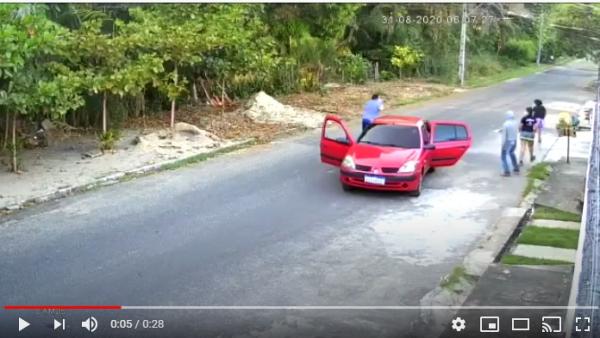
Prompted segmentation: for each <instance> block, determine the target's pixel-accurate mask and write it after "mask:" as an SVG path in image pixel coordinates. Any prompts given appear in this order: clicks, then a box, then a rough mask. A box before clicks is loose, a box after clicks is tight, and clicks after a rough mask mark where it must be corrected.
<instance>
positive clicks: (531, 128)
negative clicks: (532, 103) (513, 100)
mask: <svg viewBox="0 0 600 338" xmlns="http://www.w3.org/2000/svg"><path fill="white" fill-rule="evenodd" d="M525 111H526V113H525V116H523V117H522V118H521V123H520V125H519V132H520V139H521V153H520V155H519V165H521V166H522V165H523V157H524V156H525V152H529V161H530V162H533V161H535V156H534V155H533V142H534V140H535V130H536V125H537V120H536V119H535V118H534V117H533V108H531V107H527V108H526V109H525Z"/></svg>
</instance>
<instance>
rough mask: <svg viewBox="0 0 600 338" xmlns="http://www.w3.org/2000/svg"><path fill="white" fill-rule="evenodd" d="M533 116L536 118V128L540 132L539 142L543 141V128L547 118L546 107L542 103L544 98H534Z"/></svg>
mask: <svg viewBox="0 0 600 338" xmlns="http://www.w3.org/2000/svg"><path fill="white" fill-rule="evenodd" d="M533 103H534V104H535V106H534V107H533V118H535V120H536V128H537V134H538V143H542V129H544V119H545V118H546V107H544V105H543V104H542V100H540V99H535V100H533Z"/></svg>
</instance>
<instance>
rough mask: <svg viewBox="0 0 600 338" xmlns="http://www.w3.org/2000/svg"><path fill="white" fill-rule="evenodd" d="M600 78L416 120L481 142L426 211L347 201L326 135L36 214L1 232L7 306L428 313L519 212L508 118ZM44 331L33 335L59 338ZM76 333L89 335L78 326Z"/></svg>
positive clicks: (219, 316) (526, 83)
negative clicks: (490, 234)
mask: <svg viewBox="0 0 600 338" xmlns="http://www.w3.org/2000/svg"><path fill="white" fill-rule="evenodd" d="M594 75H595V72H594V67H593V66H589V65H586V64H584V63H577V64H573V65H571V66H569V67H559V68H555V69H553V70H550V71H548V72H546V73H542V74H538V75H533V76H530V77H527V78H524V79H519V80H515V81H510V82H506V83H503V84H500V85H498V86H494V87H490V88H484V89H478V90H471V91H468V92H464V93H459V94H455V95H454V96H452V97H449V98H444V99H440V100H436V101H434V102H430V103H427V104H423V105H420V106H414V107H407V108H404V109H402V110H401V113H409V112H410V113H411V114H416V115H422V116H425V117H427V118H432V119H433V118H443V119H459V120H465V121H467V122H468V123H469V124H470V125H471V127H472V129H473V131H474V146H473V148H472V149H471V150H470V151H469V153H468V154H467V156H466V157H465V158H464V160H463V161H462V162H461V163H460V164H459V165H457V166H456V167H454V168H451V169H445V170H438V171H436V172H435V173H433V174H432V175H431V176H429V177H427V179H426V181H425V184H424V186H425V191H424V193H423V194H422V195H421V197H419V198H411V197H408V196H405V195H402V194H387V193H373V192H355V193H344V192H343V191H342V189H341V187H340V185H339V183H338V181H337V172H336V170H334V169H332V168H331V167H327V166H324V165H322V164H320V163H319V158H318V154H319V151H318V136H317V133H316V132H311V133H307V134H304V135H302V136H300V137H294V138H291V139H286V140H281V141H277V142H274V143H272V144H269V145H265V146H260V147H255V148H252V149H249V150H246V151H242V152H239V153H236V154H230V155H226V156H222V157H220V158H217V159H214V160H211V161H208V162H205V163H201V164H198V165H194V166H190V167H186V168H182V169H179V170H177V171H170V172H164V173H160V174H157V175H152V176H148V177H144V178H140V179H136V180H133V181H130V182H125V183H122V184H119V185H115V186H110V187H105V188H102V189H99V190H96V191H92V192H88V193H85V194H81V195H77V196H73V197H70V198H66V199H63V200H60V201H57V202H52V203H46V204H44V205H40V206H36V207H32V208H30V209H29V210H27V211H24V212H21V213H19V214H16V215H14V216H11V217H9V218H6V219H4V220H2V221H0V257H2V259H1V260H0V300H1V302H2V303H5V304H39V303H42V304H56V303H59V304H82V303H84V304H123V305H348V306H351V305H371V306H377V305H418V304H419V300H420V298H421V297H422V296H423V295H424V294H426V293H427V292H428V291H430V290H431V289H433V288H434V287H435V286H436V285H438V283H439V281H440V278H441V277H442V276H444V275H445V274H447V273H448V272H449V271H451V270H452V268H453V267H454V266H456V265H457V264H460V262H462V259H463V258H464V256H465V255H466V253H467V252H468V251H469V250H470V249H471V248H472V247H473V246H475V245H476V243H477V241H478V240H479V239H481V238H482V237H484V236H485V235H486V231H487V230H488V229H489V228H490V227H491V226H492V224H493V223H494V221H495V219H496V218H497V217H498V216H499V214H500V213H501V209H502V208H503V207H512V206H516V205H517V204H518V203H519V199H520V192H521V190H522V188H523V186H524V181H525V180H524V178H523V177H511V178H501V177H499V173H500V167H499V160H498V155H497V151H498V148H499V140H498V138H499V136H498V134H497V133H495V132H494V130H495V129H496V128H498V127H499V126H500V124H501V123H502V120H503V116H504V112H505V111H506V110H507V109H513V110H515V111H517V112H521V111H522V110H523V108H524V107H525V105H527V104H529V103H530V102H531V101H532V100H533V99H534V98H541V99H542V100H544V101H546V102H550V101H567V102H576V103H579V102H583V101H584V100H586V99H589V98H590V96H591V94H590V93H589V92H586V91H585V90H584V86H586V85H587V84H588V83H589V81H590V80H591V79H592V78H593V77H594ZM550 141H551V139H550V138H547V139H546V143H549V142H550ZM53 315H54V316H60V315H61V314H60V313H58V314H57V313H50V314H48V313H32V314H29V317H28V318H33V319H34V320H38V321H39V320H42V319H43V320H44V321H45V322H48V323H50V322H51V319H50V318H51V317H52V316H53ZM79 315H80V316H79ZM85 315H87V314H86V313H81V314H80V313H78V314H77V316H79V317H81V318H83V316H85ZM16 316H17V314H16V313H10V314H6V313H2V315H1V316H0V317H2V318H3V319H1V320H0V328H1V329H2V330H14V329H15V327H16V324H15V323H16V322H15V318H16ZM77 316H72V317H69V318H79V317H77ZM96 316H97V317H98V318H99V319H100V320H101V329H105V328H106V327H107V326H108V322H106V321H104V320H106V319H107V318H124V317H125V318H128V317H129V318H165V319H167V321H168V327H170V328H172V329H173V328H174V327H178V328H180V329H181V330H182V331H181V332H193V333H194V334H195V335H197V336H202V335H216V334H218V333H223V336H248V335H252V336H273V335H275V336H290V337H297V336H302V335H311V336H317V335H321V336H336V335H337V336H350V335H352V336H362V337H367V336H378V337H381V336H399V335H402V334H405V335H408V334H407V332H408V331H409V330H410V322H411V321H412V320H413V319H415V318H416V316H418V312H417V311H414V310H407V311H381V310H380V311H374V310H372V311H358V310H345V311H333V310H319V311H311V310H306V311H295V310H287V311H282V310H261V311H248V310H213V311H190V312H182V311H171V312H169V311H157V312H152V311H132V312H126V311H122V312H120V313H118V314H117V313H108V312H107V313H105V314H104V315H101V314H97V315H96ZM33 323H34V324H36V323H37V324H36V325H33V326H32V327H31V328H28V329H27V330H30V331H29V332H32V333H33V332H38V331H36V330H42V331H43V330H50V329H49V328H47V327H43V325H42V324H40V323H38V322H33ZM47 325H49V324H47ZM71 325H72V327H71V328H72V329H73V330H75V331H76V330H81V328H80V327H78V326H80V325H78V323H77V322H73V323H72V324H71ZM200 326H201V328H199V327H200ZM183 330H190V331H183ZM24 332H25V331H24ZM78 332H79V331H78ZM102 336H109V333H108V332H107V331H105V332H104V333H103V334H102Z"/></svg>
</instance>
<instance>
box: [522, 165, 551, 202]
mask: <svg viewBox="0 0 600 338" xmlns="http://www.w3.org/2000/svg"><path fill="white" fill-rule="evenodd" d="M548 177H550V164H548V163H545V162H542V163H538V164H536V165H534V166H533V167H531V168H530V169H529V172H528V173H527V185H526V186H525V190H523V197H525V196H527V195H529V193H530V192H532V191H533V189H535V183H534V182H535V180H542V181H544V180H546V179H547V178H548Z"/></svg>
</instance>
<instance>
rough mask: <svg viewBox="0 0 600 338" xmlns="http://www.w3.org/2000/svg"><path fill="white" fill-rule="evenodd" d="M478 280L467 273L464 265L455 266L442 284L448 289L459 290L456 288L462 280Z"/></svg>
mask: <svg viewBox="0 0 600 338" xmlns="http://www.w3.org/2000/svg"><path fill="white" fill-rule="evenodd" d="M475 280H476V277H475V276H471V275H469V274H467V271H466V270H465V268H464V267H462V266H457V267H455V268H454V269H453V270H452V272H451V273H450V274H449V275H447V276H446V277H444V279H443V280H442V282H441V283H440V286H441V287H442V288H444V289H448V290H451V291H459V290H457V289H456V287H457V286H458V285H460V283H462V282H473V281H475Z"/></svg>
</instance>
